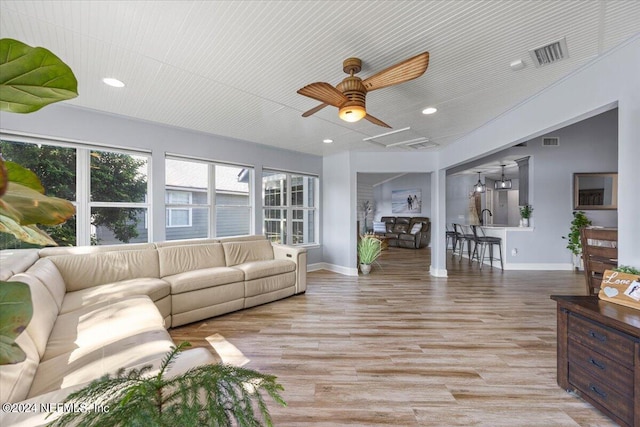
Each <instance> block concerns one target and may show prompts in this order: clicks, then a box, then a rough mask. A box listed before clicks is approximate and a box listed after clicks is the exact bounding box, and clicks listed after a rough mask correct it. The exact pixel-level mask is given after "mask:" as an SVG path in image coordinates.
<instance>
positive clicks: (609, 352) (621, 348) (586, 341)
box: [568, 313, 634, 369]
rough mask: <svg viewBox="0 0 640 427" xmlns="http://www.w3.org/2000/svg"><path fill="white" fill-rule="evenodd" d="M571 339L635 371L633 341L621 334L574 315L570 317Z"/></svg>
mask: <svg viewBox="0 0 640 427" xmlns="http://www.w3.org/2000/svg"><path fill="white" fill-rule="evenodd" d="M568 326H569V327H568V331H569V332H568V334H569V337H568V338H569V339H573V340H575V341H577V342H579V343H580V344H582V345H584V346H586V347H589V348H590V349H593V350H594V351H596V352H598V353H600V354H602V355H605V356H607V357H609V358H611V359H614V360H616V361H617V362H619V363H620V364H622V365H623V366H625V367H627V368H628V369H633V356H634V353H633V352H634V342H633V339H632V338H631V337H629V336H627V335H625V334H622V333H620V332H615V331H613V330H611V329H608V328H605V327H603V326H600V325H598V324H596V323H594V322H592V321H590V320H587V319H585V318H583V317H579V316H577V315H575V314H573V313H571V314H570V315H569V325H568Z"/></svg>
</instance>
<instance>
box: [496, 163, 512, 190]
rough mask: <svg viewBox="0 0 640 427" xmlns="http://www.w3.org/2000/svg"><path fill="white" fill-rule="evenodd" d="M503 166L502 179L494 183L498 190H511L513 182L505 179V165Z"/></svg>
mask: <svg viewBox="0 0 640 427" xmlns="http://www.w3.org/2000/svg"><path fill="white" fill-rule="evenodd" d="M500 166H502V178H501V179H500V181H496V182H495V183H494V185H495V189H496V190H511V180H510V179H504V165H500Z"/></svg>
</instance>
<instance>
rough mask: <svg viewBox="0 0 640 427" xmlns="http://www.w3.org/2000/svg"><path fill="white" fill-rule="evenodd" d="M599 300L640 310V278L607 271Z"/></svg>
mask: <svg viewBox="0 0 640 427" xmlns="http://www.w3.org/2000/svg"><path fill="white" fill-rule="evenodd" d="M598 298H600V299H601V300H605V301H610V302H615V303H616V304H621V305H626V306H627V307H631V308H635V309H638V310H640V276H638V275H636V274H628V273H620V272H619V271H613V270H605V272H604V274H603V276H602V283H601V284H600V293H599V294H598Z"/></svg>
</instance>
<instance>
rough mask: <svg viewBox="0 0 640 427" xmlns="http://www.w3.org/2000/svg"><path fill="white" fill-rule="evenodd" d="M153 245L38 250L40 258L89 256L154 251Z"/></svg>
mask: <svg viewBox="0 0 640 427" xmlns="http://www.w3.org/2000/svg"><path fill="white" fill-rule="evenodd" d="M155 249H156V246H155V244H153V243H127V244H126V245H122V244H119V245H102V246H53V247H48V248H42V249H40V251H39V253H38V255H39V256H40V258H45V257H50V256H56V255H89V254H96V253H103V252H117V251H140V250H152V251H153V250H155Z"/></svg>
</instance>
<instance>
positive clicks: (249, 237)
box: [217, 234, 267, 243]
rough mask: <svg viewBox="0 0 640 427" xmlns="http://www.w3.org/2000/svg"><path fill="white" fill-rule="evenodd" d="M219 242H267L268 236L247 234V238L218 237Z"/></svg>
mask: <svg viewBox="0 0 640 427" xmlns="http://www.w3.org/2000/svg"><path fill="white" fill-rule="evenodd" d="M217 240H218V242H220V243H226V242H254V241H256V240H267V236H265V235H264V234H247V235H245V236H227V237H218V238H217Z"/></svg>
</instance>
